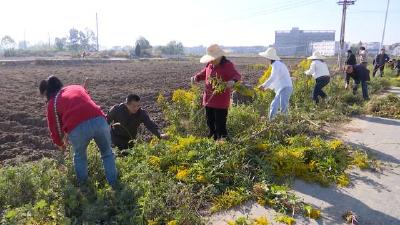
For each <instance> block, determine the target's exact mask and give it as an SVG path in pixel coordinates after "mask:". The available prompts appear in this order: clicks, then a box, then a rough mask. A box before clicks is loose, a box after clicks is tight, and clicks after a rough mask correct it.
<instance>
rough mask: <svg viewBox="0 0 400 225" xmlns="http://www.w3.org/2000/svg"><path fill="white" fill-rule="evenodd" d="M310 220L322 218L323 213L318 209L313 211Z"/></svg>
mask: <svg viewBox="0 0 400 225" xmlns="http://www.w3.org/2000/svg"><path fill="white" fill-rule="evenodd" d="M310 218H311V219H314V220H317V219H319V218H321V211H320V210H318V209H312V210H311V213H310Z"/></svg>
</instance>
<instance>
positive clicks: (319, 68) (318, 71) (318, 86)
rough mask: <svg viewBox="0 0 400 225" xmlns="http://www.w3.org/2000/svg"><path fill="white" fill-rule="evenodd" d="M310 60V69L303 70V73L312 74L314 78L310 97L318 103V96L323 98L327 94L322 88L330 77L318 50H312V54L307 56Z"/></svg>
mask: <svg viewBox="0 0 400 225" xmlns="http://www.w3.org/2000/svg"><path fill="white" fill-rule="evenodd" d="M308 59H311V60H312V63H311V65H310V69H309V70H307V71H305V74H307V75H312V77H313V78H314V79H315V86H314V90H313V94H312V98H313V100H314V101H315V103H317V104H318V103H319V96H321V98H323V99H325V98H326V97H327V95H326V94H325V92H324V91H323V90H322V89H323V88H324V87H325V86H326V85H328V84H329V81H330V79H331V77H330V73H329V69H328V65H327V64H326V63H325V62H324V59H325V58H324V57H323V56H322V55H321V53H319V52H314V53H313V54H312V56H310V57H308Z"/></svg>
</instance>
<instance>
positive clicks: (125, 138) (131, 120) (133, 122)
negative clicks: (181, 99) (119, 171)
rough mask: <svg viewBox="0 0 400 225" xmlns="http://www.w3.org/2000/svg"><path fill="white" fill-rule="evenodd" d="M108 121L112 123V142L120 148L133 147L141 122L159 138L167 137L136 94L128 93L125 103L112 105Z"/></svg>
mask: <svg viewBox="0 0 400 225" xmlns="http://www.w3.org/2000/svg"><path fill="white" fill-rule="evenodd" d="M107 121H108V123H109V124H110V125H111V139H112V142H113V144H114V146H115V147H117V148H118V149H119V150H126V149H128V148H131V147H133V145H132V143H131V141H132V140H135V139H136V136H137V133H138V128H139V126H140V125H141V124H144V126H145V127H146V128H147V129H148V130H149V131H150V132H151V133H152V134H153V135H155V136H157V137H158V138H166V135H165V134H161V133H160V131H159V128H158V126H157V125H156V124H155V123H154V122H153V121H152V120H151V119H150V117H149V115H148V113H147V112H146V111H145V110H144V109H142V108H141V102H140V97H139V96H138V95H135V94H130V95H128V97H127V98H126V100H125V102H124V103H120V104H117V105H114V106H113V107H111V109H110V111H108V113H107Z"/></svg>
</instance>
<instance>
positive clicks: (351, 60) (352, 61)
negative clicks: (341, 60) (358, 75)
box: [345, 50, 357, 65]
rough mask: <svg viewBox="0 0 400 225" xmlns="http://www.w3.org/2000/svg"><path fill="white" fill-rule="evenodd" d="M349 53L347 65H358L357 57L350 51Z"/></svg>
mask: <svg viewBox="0 0 400 225" xmlns="http://www.w3.org/2000/svg"><path fill="white" fill-rule="evenodd" d="M347 53H348V55H347V59H346V62H345V63H346V65H356V64H357V60H356V56H355V55H354V54H353V52H352V51H350V50H349V51H348V52H347Z"/></svg>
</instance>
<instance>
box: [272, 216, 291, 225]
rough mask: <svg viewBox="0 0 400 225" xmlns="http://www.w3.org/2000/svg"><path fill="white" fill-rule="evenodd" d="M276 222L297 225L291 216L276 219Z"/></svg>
mask: <svg viewBox="0 0 400 225" xmlns="http://www.w3.org/2000/svg"><path fill="white" fill-rule="evenodd" d="M275 221H276V222H279V223H284V224H287V225H293V224H296V220H295V219H294V218H292V217H290V216H285V215H282V216H278V217H276V218H275Z"/></svg>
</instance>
